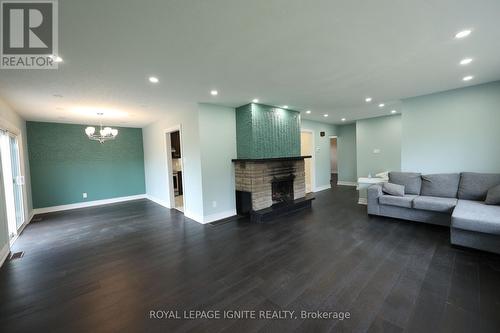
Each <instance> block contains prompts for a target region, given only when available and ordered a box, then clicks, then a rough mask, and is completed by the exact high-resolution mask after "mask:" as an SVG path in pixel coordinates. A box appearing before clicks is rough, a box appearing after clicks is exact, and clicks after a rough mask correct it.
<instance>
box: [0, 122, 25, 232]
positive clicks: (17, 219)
mask: <svg viewBox="0 0 500 333" xmlns="http://www.w3.org/2000/svg"><path fill="white" fill-rule="evenodd" d="M0 153H1V161H2V162H1V166H2V175H3V185H4V186H3V187H4V191H5V207H6V211H7V222H8V228H9V237H10V238H13V237H15V236H16V235H17V230H18V229H19V227H20V226H21V225H22V224H23V223H24V206H23V185H24V177H23V176H22V175H21V160H20V157H19V143H18V140H17V137H16V136H15V135H14V134H12V133H9V132H6V131H1V132H0Z"/></svg>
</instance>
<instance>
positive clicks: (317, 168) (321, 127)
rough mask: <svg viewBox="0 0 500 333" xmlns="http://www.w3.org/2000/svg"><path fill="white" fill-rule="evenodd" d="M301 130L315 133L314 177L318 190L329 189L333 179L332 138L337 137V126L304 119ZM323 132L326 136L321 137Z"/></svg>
mask: <svg viewBox="0 0 500 333" xmlns="http://www.w3.org/2000/svg"><path fill="white" fill-rule="evenodd" d="M301 130H309V131H313V133H314V162H315V165H314V175H315V185H316V189H325V188H328V187H329V186H330V178H331V163H330V136H335V135H337V126H335V125H332V124H326V123H320V122H317V121H312V120H306V119H302V122H301ZM321 132H325V136H320V133H321Z"/></svg>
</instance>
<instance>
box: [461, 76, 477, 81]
mask: <svg viewBox="0 0 500 333" xmlns="http://www.w3.org/2000/svg"><path fill="white" fill-rule="evenodd" d="M473 78H474V76H472V75H467V76H464V78H463V79H462V80H463V81H470V80H472V79H473Z"/></svg>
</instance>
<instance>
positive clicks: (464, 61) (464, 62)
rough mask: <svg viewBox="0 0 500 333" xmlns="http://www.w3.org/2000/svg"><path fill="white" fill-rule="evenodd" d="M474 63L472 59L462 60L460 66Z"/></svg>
mask: <svg viewBox="0 0 500 333" xmlns="http://www.w3.org/2000/svg"><path fill="white" fill-rule="evenodd" d="M471 62H472V58H465V59H462V60H460V65H468V64H470V63H471Z"/></svg>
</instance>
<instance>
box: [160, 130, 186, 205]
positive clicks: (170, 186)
mask: <svg viewBox="0 0 500 333" xmlns="http://www.w3.org/2000/svg"><path fill="white" fill-rule="evenodd" d="M177 131H179V141H180V145H181V168H182V176H183V178H184V175H185V172H184V171H185V170H184V156H185V155H184V152H185V150H184V144H183V141H182V125H181V124H177V125H174V126H172V127H169V128H166V129H164V130H163V144H164V145H165V154H166V158H165V160H166V164H167V179H168V192H169V201H168V203H169V204H170V207H168V208H170V209H172V208H174V209H175V192H174V183H173V181H172V174H173V170H172V145H167V138H168V142H170V133H172V132H177ZM184 184H185V183H184V182H183V183H182V187H183V191H182V206H183V210H184V211H186V191H185V186H184ZM181 213H182V212H181Z"/></svg>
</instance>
